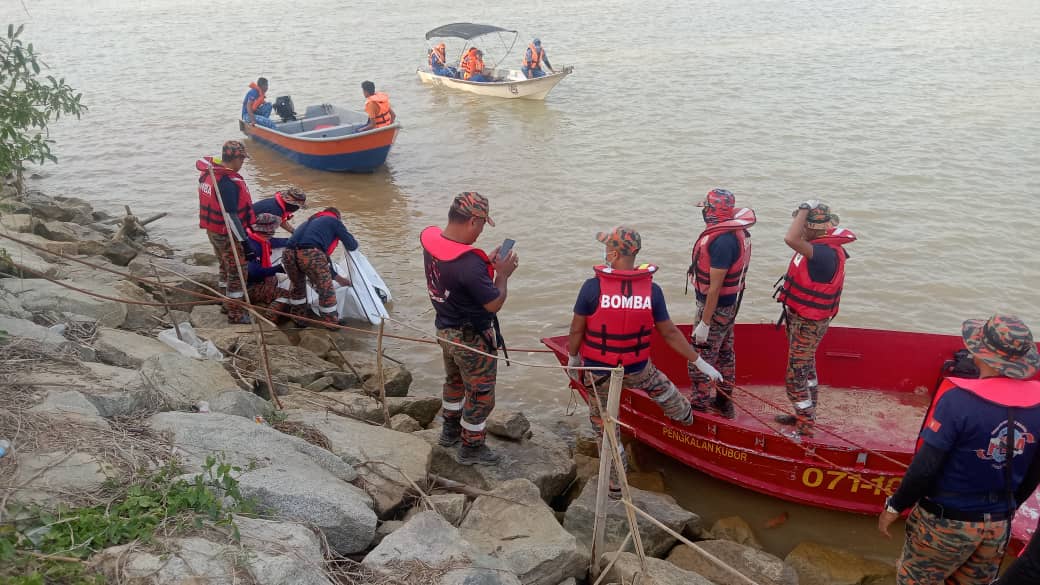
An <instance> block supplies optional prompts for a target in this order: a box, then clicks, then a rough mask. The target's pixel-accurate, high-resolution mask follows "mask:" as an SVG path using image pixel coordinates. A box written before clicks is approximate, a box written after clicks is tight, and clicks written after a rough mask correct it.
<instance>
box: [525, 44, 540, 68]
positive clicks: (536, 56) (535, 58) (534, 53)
mask: <svg viewBox="0 0 1040 585" xmlns="http://www.w3.org/2000/svg"><path fill="white" fill-rule="evenodd" d="M544 54H545V53H543V52H542V49H540V48H538V47H536V46H534V43H531V44H530V45H527V52H525V53H524V63H523V65H524V67H527V68H530V69H541V67H542V56H543V55H544ZM528 55H530V56H531V57H530V60H528V57H527V56H528Z"/></svg>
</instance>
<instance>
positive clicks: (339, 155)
mask: <svg viewBox="0 0 1040 585" xmlns="http://www.w3.org/2000/svg"><path fill="white" fill-rule="evenodd" d="M239 128H240V129H241V130H242V132H243V133H244V134H246V135H247V136H249V137H250V138H252V139H253V140H255V141H256V142H258V143H260V144H262V145H264V146H266V147H268V148H271V149H272V150H274V151H276V152H278V153H279V154H281V155H283V156H285V157H286V158H288V159H289V160H291V161H293V162H295V163H298V164H301V165H303V166H306V167H310V168H312V169H318V170H321V171H336V172H352V173H370V172H372V171H374V170H375V169H377V168H379V167H380V166H382V165H383V164H385V163H386V158H387V156H388V155H389V154H390V147H391V146H393V143H394V140H396V138H397V132H398V130H399V129H400V126H399V125H398V124H396V123H395V124H391V125H390V126H386V127H383V128H377V129H375V130H370V131H368V132H362V133H360V134H354V135H350V136H343V137H337V138H330V139H308V138H297V137H294V136H292V135H291V134H284V133H281V132H277V131H274V130H271V129H269V128H264V127H262V126H251V125H250V124H247V123H246V122H245V121H243V120H239Z"/></svg>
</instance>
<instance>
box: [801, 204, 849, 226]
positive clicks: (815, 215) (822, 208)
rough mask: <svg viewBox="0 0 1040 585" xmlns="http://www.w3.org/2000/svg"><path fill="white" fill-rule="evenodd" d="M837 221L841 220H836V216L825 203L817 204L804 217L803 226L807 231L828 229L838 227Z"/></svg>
mask: <svg viewBox="0 0 1040 585" xmlns="http://www.w3.org/2000/svg"><path fill="white" fill-rule="evenodd" d="M839 221H841V220H840V219H839V218H838V214H836V213H834V212H832V211H831V208H830V206H829V205H827V204H826V203H818V204H817V205H816V207H813V208H812V209H810V210H809V213H808V214H806V216H805V224H806V225H807V226H808V227H809V229H814V230H825V229H830V228H832V227H834V226H836V225H838V222H839Z"/></svg>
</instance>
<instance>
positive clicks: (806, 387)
mask: <svg viewBox="0 0 1040 585" xmlns="http://www.w3.org/2000/svg"><path fill="white" fill-rule="evenodd" d="M830 323H831V320H830V319H821V320H819V321H813V320H811V319H805V318H803V317H799V316H798V314H797V313H795V312H794V311H791V310H787V317H786V325H787V344H788V347H787V376H786V377H785V378H784V383H785V386H786V387H787V399H788V400H790V401H791V403H792V404H793V405H794V411H795V417H796V418H797V423H796V427H795V428H796V430H797V432H798V433H799V434H801V435H805V436H809V437H811V436H813V425H814V424H815V423H816V396H815V394H816V385H817V383H818V382H817V380H818V379H819V378H817V376H816V348H817V347H818V346H819V345H820V341H821V340H823V336H824V334H826V333H827V326H828V325H830Z"/></svg>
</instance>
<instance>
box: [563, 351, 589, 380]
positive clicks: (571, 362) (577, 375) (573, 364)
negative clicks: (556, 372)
mask: <svg viewBox="0 0 1040 585" xmlns="http://www.w3.org/2000/svg"><path fill="white" fill-rule="evenodd" d="M567 367H568V368H580V367H581V356H580V355H572V356H568V357H567ZM584 373H585V370H567V376H569V377H570V379H571V380H574V381H575V382H577V383H579V384H581V375H582V374H584Z"/></svg>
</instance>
